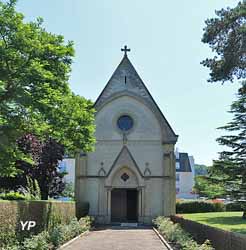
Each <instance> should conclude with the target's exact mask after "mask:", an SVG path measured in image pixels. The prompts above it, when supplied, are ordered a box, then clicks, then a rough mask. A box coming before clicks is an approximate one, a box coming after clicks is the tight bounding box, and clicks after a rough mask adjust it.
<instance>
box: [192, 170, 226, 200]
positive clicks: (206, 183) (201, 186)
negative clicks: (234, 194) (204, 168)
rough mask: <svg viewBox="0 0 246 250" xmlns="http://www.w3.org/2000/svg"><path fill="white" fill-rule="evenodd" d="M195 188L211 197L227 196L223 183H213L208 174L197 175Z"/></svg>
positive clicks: (196, 191) (202, 194)
mask: <svg viewBox="0 0 246 250" xmlns="http://www.w3.org/2000/svg"><path fill="white" fill-rule="evenodd" d="M193 190H194V192H195V193H196V194H199V195H200V196H205V197H208V198H210V199H216V198H221V197H224V196H225V188H224V187H223V185H221V183H213V182H212V181H210V179H209V178H208V176H199V175H198V176H196V177H195V185H194V187H193Z"/></svg>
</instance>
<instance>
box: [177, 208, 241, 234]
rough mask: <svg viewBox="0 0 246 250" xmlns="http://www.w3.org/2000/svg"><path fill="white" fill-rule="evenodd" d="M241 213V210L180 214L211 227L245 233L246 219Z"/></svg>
mask: <svg viewBox="0 0 246 250" xmlns="http://www.w3.org/2000/svg"><path fill="white" fill-rule="evenodd" d="M242 214H243V213H242V212H217V213H197V214H181V216H183V217H184V218H185V219H189V220H193V221H197V222H199V223H203V224H207V225H209V226H212V227H217V228H220V229H224V230H228V231H232V232H237V233H242V234H246V220H243V219H242Z"/></svg>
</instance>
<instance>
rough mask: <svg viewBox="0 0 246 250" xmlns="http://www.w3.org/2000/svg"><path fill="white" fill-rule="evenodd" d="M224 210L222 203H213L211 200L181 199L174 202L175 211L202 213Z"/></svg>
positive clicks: (180, 212) (178, 212) (179, 212)
mask: <svg viewBox="0 0 246 250" xmlns="http://www.w3.org/2000/svg"><path fill="white" fill-rule="evenodd" d="M222 211H225V205H224V204H223V203H213V202H211V201H181V202H177V203H176V213H177V214H186V213H203V212H222Z"/></svg>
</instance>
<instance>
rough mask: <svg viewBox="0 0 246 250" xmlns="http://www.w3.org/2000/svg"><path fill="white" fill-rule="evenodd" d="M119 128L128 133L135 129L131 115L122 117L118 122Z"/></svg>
mask: <svg viewBox="0 0 246 250" xmlns="http://www.w3.org/2000/svg"><path fill="white" fill-rule="evenodd" d="M117 125H118V128H119V129H121V130H122V131H128V130H130V129H131V128H132V127H133V119H132V118H131V117H130V116H129V115H122V116H121V117H120V118H119V119H118V121H117Z"/></svg>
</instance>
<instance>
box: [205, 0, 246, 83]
mask: <svg viewBox="0 0 246 250" xmlns="http://www.w3.org/2000/svg"><path fill="white" fill-rule="evenodd" d="M215 13H216V15H217V17H215V18H210V19H207V20H206V21H205V23H206V27H205V28H204V34H203V37H202V42H203V43H206V44H208V45H209V46H210V48H211V49H212V51H213V52H215V56H214V57H212V58H207V59H205V60H204V61H202V62H201V63H202V64H203V65H204V66H206V67H208V68H209V69H210V79H209V81H210V82H218V81H220V82H225V81H228V80H229V81H233V79H234V78H236V79H245V78H246V0H243V1H240V2H239V3H238V5H237V6H236V7H235V8H229V7H228V8H226V9H221V10H219V11H215Z"/></svg>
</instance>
